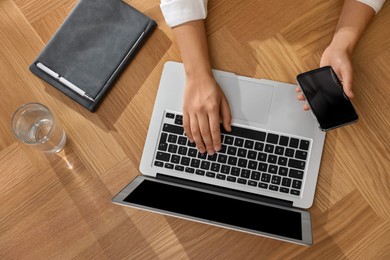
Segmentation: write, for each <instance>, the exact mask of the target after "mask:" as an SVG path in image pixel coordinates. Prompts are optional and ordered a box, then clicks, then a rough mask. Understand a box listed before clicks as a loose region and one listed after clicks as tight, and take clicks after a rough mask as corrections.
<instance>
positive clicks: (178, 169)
mask: <svg viewBox="0 0 390 260" xmlns="http://www.w3.org/2000/svg"><path fill="white" fill-rule="evenodd" d="M175 170H177V171H181V172H182V171H184V166H181V165H175Z"/></svg>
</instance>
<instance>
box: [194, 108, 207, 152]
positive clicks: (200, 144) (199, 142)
mask: <svg viewBox="0 0 390 260" xmlns="http://www.w3.org/2000/svg"><path fill="white" fill-rule="evenodd" d="M190 124H191V133H192V137H193V138H194V141H195V144H196V147H198V150H199V152H200V153H204V152H205V151H206V147H205V145H204V143H203V139H202V136H201V134H200V129H199V123H198V118H197V116H196V115H192V116H191V120H190Z"/></svg>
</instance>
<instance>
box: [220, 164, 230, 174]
mask: <svg viewBox="0 0 390 260" xmlns="http://www.w3.org/2000/svg"><path fill="white" fill-rule="evenodd" d="M229 172H230V166H229V165H222V167H221V173H223V174H229Z"/></svg>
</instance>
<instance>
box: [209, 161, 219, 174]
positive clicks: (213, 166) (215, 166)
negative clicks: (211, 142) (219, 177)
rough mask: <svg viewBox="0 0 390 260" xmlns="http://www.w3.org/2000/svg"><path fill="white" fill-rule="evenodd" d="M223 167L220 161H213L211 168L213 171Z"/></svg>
mask: <svg viewBox="0 0 390 260" xmlns="http://www.w3.org/2000/svg"><path fill="white" fill-rule="evenodd" d="M220 168H221V165H220V164H219V163H212V164H211V168H210V170H212V171H213V172H219V169H220Z"/></svg>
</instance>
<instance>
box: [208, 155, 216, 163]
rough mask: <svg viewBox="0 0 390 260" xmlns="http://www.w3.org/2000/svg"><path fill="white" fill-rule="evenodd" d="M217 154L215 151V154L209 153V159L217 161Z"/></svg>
mask: <svg viewBox="0 0 390 260" xmlns="http://www.w3.org/2000/svg"><path fill="white" fill-rule="evenodd" d="M217 156H218V155H217V154H216V153H215V154H213V155H210V154H209V155H208V156H207V160H209V161H213V162H215V161H217Z"/></svg>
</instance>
